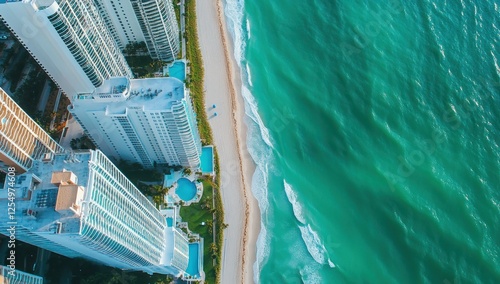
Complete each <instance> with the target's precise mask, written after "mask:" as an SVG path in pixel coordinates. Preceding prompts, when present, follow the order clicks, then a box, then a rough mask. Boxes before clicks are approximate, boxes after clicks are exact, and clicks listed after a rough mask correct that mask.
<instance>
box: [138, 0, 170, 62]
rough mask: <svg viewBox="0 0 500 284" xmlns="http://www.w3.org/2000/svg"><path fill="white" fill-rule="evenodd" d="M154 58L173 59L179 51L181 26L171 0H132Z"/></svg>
mask: <svg viewBox="0 0 500 284" xmlns="http://www.w3.org/2000/svg"><path fill="white" fill-rule="evenodd" d="M131 3H132V7H133V8H134V12H135V14H136V16H137V20H138V21H139V25H140V27H141V29H142V32H143V33H144V39H145V41H146V46H147V47H148V50H149V53H150V55H151V57H152V58H153V59H159V60H163V61H173V60H175V58H176V57H177V54H178V53H179V48H180V44H179V26H178V25H177V19H176V18H175V11H174V6H173V4H172V1H171V0H131Z"/></svg>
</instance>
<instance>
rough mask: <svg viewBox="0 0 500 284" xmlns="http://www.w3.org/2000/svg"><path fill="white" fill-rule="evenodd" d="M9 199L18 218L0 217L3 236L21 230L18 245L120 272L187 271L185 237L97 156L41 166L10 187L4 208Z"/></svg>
mask: <svg viewBox="0 0 500 284" xmlns="http://www.w3.org/2000/svg"><path fill="white" fill-rule="evenodd" d="M7 189H8V190H7ZM11 192H14V193H15V204H16V206H15V213H14V214H12V215H11V213H9V214H0V233H1V234H5V235H9V234H10V231H9V228H11V226H12V224H13V222H15V226H16V228H15V236H16V239H17V240H20V241H23V242H26V243H29V244H32V245H35V246H38V247H40V248H43V249H47V250H50V251H53V252H55V253H58V254H61V255H64V256H66V257H70V258H73V257H82V258H86V259H89V260H93V261H96V262H100V263H102V264H104V265H107V266H112V267H116V268H120V269H126V270H140V271H144V272H146V273H161V274H173V275H180V274H181V273H184V271H185V270H186V268H187V266H188V261H189V255H188V254H189V248H188V240H187V238H186V237H185V235H184V234H183V233H182V232H180V231H179V230H178V229H177V228H176V227H175V226H172V225H168V224H167V220H166V217H165V216H164V215H162V214H161V213H160V211H159V210H158V209H156V207H155V206H153V204H152V203H151V202H150V201H149V200H148V199H147V198H146V197H145V196H143V195H142V194H141V192H140V191H139V190H138V189H137V188H136V187H135V186H134V185H133V184H132V183H131V182H130V181H129V180H128V179H127V178H126V177H125V176H124V175H123V174H122V173H121V172H120V171H119V170H118V168H116V167H115V166H114V165H113V163H112V162H111V161H110V160H109V159H107V158H106V156H104V154H102V153H101V152H100V151H98V150H97V151H92V150H86V151H80V152H73V153H70V154H56V155H54V156H53V157H52V159H51V160H37V161H35V163H34V165H33V167H32V168H31V169H30V170H29V171H27V172H26V173H24V174H21V175H17V176H16V178H15V181H11V180H9V179H8V180H6V182H5V187H4V188H3V189H0V208H8V206H9V205H8V204H9V202H11V201H10V200H9V199H11V198H12V195H11ZM9 212H11V211H9ZM174 224H175V223H174Z"/></svg>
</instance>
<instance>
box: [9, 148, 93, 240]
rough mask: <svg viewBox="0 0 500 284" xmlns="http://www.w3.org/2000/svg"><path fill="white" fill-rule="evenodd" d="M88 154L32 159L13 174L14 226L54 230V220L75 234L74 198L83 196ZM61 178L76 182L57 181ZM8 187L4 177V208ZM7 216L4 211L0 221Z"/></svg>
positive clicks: (63, 229) (77, 227)
mask: <svg viewBox="0 0 500 284" xmlns="http://www.w3.org/2000/svg"><path fill="white" fill-rule="evenodd" d="M90 157H91V154H90V152H89V151H82V152H76V153H72V154H59V155H54V156H53V159H52V160H48V161H40V160H39V161H36V162H35V163H34V164H33V167H32V168H31V169H30V170H29V171H27V172H26V173H24V174H21V175H17V176H16V181H15V184H14V189H15V192H16V214H15V217H16V220H15V221H16V222H17V225H18V226H24V227H26V228H29V229H30V230H32V231H38V232H49V231H55V230H57V229H58V226H60V225H58V223H62V228H59V229H60V230H61V232H64V233H78V232H79V230H80V218H79V215H78V214H77V213H78V209H79V208H78V203H79V202H78V201H79V200H81V199H83V193H84V188H85V187H86V186H87V182H88V177H89V165H88V163H89V160H90ZM61 177H64V178H62V179H61ZM67 178H69V179H67ZM76 178H77V179H76ZM62 180H66V181H68V180H74V181H77V180H79V182H80V184H78V185H76V184H71V183H68V182H62V183H61V181H62ZM8 187H11V188H12V186H9V184H8V180H6V182H5V186H4V188H3V189H0V207H5V208H6V207H7V203H8V202H9V200H8V199H7V198H6V197H7V190H6V189H7V188H8ZM75 205H77V206H75ZM70 208H73V210H71V209H70ZM57 210H58V211H60V212H58V211H57ZM68 210H70V211H68ZM7 218H8V216H7V215H6V214H3V215H0V222H2V223H6V222H7V221H8V220H7Z"/></svg>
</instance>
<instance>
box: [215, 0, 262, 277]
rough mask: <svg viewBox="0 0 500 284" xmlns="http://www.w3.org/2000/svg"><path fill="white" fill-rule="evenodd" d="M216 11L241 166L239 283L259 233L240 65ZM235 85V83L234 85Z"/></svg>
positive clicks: (219, 2) (247, 273) (248, 269)
mask: <svg viewBox="0 0 500 284" xmlns="http://www.w3.org/2000/svg"><path fill="white" fill-rule="evenodd" d="M217 12H218V17H219V27H220V30H221V31H220V32H221V35H222V43H223V46H224V53H225V57H226V62H225V63H226V69H227V73H228V78H229V79H230V81H231V98H232V102H233V115H234V120H235V126H234V127H235V129H236V133H237V137H236V143H237V145H238V154H239V158H240V167H241V169H242V179H243V183H244V185H243V186H244V188H243V192H244V198H245V203H246V205H245V221H244V233H243V246H242V248H241V249H242V251H241V254H242V277H241V283H254V279H253V275H254V273H253V264H254V263H255V261H256V257H257V238H258V236H259V233H260V210H259V206H258V203H257V200H256V199H255V197H254V196H253V193H252V178H253V175H254V173H255V169H256V164H255V162H254V161H253V159H252V157H251V156H250V153H249V152H248V148H247V125H246V123H245V121H244V120H245V102H244V100H243V95H242V94H241V89H242V84H243V83H242V81H241V75H240V69H239V68H240V67H239V66H238V64H237V62H236V60H235V58H234V46H233V42H232V40H231V39H229V40H228V38H229V37H230V35H229V33H228V31H227V26H226V21H225V16H224V7H223V4H222V0H217ZM235 87H239V88H236V89H235Z"/></svg>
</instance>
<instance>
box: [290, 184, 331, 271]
mask: <svg viewBox="0 0 500 284" xmlns="http://www.w3.org/2000/svg"><path fill="white" fill-rule="evenodd" d="M283 185H284V188H285V193H286V197H287V198H288V201H289V202H290V204H291V205H292V209H293V214H294V215H295V218H296V219H297V221H299V222H300V224H299V229H300V234H301V236H302V240H303V241H304V243H305V245H306V247H307V251H308V252H309V254H310V255H311V256H312V258H313V259H314V260H315V261H316V262H317V263H319V264H328V266H330V267H332V268H333V267H335V264H334V263H333V262H332V261H331V260H330V259H329V258H328V251H327V250H326V248H325V246H324V244H323V242H322V241H321V239H320V237H319V236H318V233H316V231H314V230H313V229H312V228H311V225H309V224H307V222H306V219H305V217H304V212H303V207H302V205H301V204H300V202H299V200H298V197H297V194H296V193H295V191H294V190H293V188H292V186H291V185H290V184H289V183H288V182H287V181H286V180H283Z"/></svg>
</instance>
